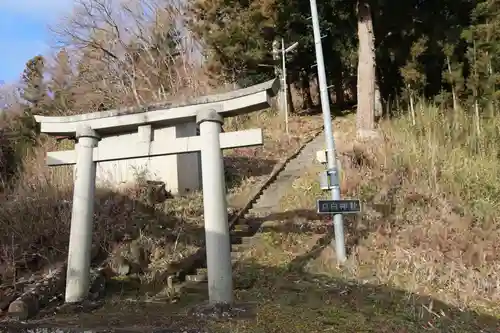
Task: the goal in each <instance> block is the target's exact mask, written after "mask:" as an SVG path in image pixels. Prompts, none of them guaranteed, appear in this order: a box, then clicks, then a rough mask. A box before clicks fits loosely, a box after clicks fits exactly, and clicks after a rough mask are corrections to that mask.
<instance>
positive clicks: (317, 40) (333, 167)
mask: <svg viewBox="0 0 500 333" xmlns="http://www.w3.org/2000/svg"><path fill="white" fill-rule="evenodd" d="M309 4H310V6H311V19H312V26H313V35H314V46H315V50H316V63H317V64H318V66H317V67H318V80H319V92H320V97H321V108H322V110H323V123H324V126H325V140H326V146H327V149H328V153H327V159H328V163H327V165H328V169H327V171H326V172H327V173H328V177H329V178H330V179H331V182H330V184H329V190H330V191H331V195H332V199H333V200H340V181H339V178H340V177H339V170H338V168H337V164H336V160H337V158H336V148H335V138H334V136H333V128H332V116H331V112H330V98H329V96H328V85H327V83H326V73H325V62H324V59H323V46H322V45H321V31H320V27H319V17H318V8H317V5H316V0H309ZM333 220H334V221H333V226H334V230H335V244H334V245H335V252H336V254H337V260H338V261H339V262H340V263H343V262H345V261H346V260H347V257H346V249H345V240H344V222H343V221H342V215H341V214H336V215H334V216H333ZM332 245H333V244H332Z"/></svg>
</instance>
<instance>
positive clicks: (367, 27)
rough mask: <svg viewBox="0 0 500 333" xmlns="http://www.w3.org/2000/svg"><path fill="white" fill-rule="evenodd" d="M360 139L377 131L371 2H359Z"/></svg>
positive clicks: (358, 122)
mask: <svg viewBox="0 0 500 333" xmlns="http://www.w3.org/2000/svg"><path fill="white" fill-rule="evenodd" d="M357 11H358V41H359V47H358V93H357V95H358V109H357V118H356V122H357V124H356V125H357V134H358V137H360V138H363V137H367V136H368V137H370V136H373V134H374V130H375V35H374V32H373V21H372V15H371V8H370V4H369V0H358V3H357Z"/></svg>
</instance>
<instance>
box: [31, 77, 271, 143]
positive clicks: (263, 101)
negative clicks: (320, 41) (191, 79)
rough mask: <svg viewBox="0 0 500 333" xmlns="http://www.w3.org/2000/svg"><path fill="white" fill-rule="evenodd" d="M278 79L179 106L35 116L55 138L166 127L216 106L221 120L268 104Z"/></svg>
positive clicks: (159, 105)
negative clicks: (81, 131) (82, 129)
mask: <svg viewBox="0 0 500 333" xmlns="http://www.w3.org/2000/svg"><path fill="white" fill-rule="evenodd" d="M279 85H280V83H279V80H278V79H273V80H269V81H267V82H264V83H261V84H257V85H254V86H251V87H248V88H244V89H239V90H235V91H232V92H228V93H223V94H217V95H209V96H203V97H199V98H194V99H192V100H190V101H188V102H184V103H178V104H168V103H160V104H153V105H150V106H148V107H147V108H143V109H141V108H137V107H135V108H133V107H132V108H125V109H120V110H109V111H103V112H94V113H88V114H80V115H74V116H66V117H45V116H35V119H36V121H37V122H38V123H40V124H41V132H42V133H47V134H50V135H56V136H71V135H74V134H75V132H76V130H77V128H78V126H81V125H85V126H89V127H90V128H92V129H93V130H96V131H98V132H99V133H100V134H105V133H110V134H111V133H117V132H124V131H127V130H128V129H134V128H137V127H138V126H139V125H145V124H155V125H158V126H169V125H175V124H178V123H185V122H187V121H191V120H192V121H195V119H196V114H197V112H198V111H199V110H200V109H202V108H210V107H214V106H217V109H218V112H219V113H220V114H221V115H222V116H224V117H232V116H236V115H240V114H245V113H250V112H254V111H258V110H262V109H264V108H266V107H269V105H270V98H271V97H274V96H275V95H276V93H277V92H278V89H279Z"/></svg>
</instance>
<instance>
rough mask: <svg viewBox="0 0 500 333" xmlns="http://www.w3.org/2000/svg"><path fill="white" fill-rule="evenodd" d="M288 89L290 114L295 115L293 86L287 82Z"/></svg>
mask: <svg viewBox="0 0 500 333" xmlns="http://www.w3.org/2000/svg"><path fill="white" fill-rule="evenodd" d="M286 85H287V88H286V94H287V101H288V112H289V113H290V114H291V113H294V112H295V108H294V106H293V99H292V84H291V83H290V82H289V81H288V80H287V82H286Z"/></svg>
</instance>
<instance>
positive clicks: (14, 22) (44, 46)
mask: <svg viewBox="0 0 500 333" xmlns="http://www.w3.org/2000/svg"><path fill="white" fill-rule="evenodd" d="M72 3H73V0H0V45H2V52H1V53H0V54H1V55H0V81H4V82H7V83H10V82H14V81H17V80H18V79H19V76H20V74H21V72H22V71H23V69H24V65H25V63H26V61H27V60H29V59H30V58H32V57H33V56H35V55H37V54H43V53H45V52H47V51H48V48H49V35H48V30H47V25H48V24H52V23H55V22H57V20H58V18H60V17H61V15H63V14H64V13H67V11H68V10H69V9H70V8H71V5H72Z"/></svg>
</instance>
